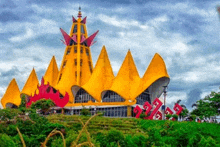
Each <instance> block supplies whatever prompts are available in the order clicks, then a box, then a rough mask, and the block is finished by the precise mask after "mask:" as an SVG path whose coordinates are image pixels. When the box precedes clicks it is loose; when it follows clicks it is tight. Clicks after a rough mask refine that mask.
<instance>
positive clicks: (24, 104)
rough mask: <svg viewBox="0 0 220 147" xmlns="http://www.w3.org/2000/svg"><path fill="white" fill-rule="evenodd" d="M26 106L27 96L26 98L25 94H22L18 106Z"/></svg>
mask: <svg viewBox="0 0 220 147" xmlns="http://www.w3.org/2000/svg"><path fill="white" fill-rule="evenodd" d="M25 107H26V98H25V95H24V94H22V96H21V103H20V105H19V106H18V108H25Z"/></svg>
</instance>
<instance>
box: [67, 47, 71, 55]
mask: <svg viewBox="0 0 220 147" xmlns="http://www.w3.org/2000/svg"><path fill="white" fill-rule="evenodd" d="M70 50H71V47H69V48H68V49H67V52H66V55H69V54H70Z"/></svg>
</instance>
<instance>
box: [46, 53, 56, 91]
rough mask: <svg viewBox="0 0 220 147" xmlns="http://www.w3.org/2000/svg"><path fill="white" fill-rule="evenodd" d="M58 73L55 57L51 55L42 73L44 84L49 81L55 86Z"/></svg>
mask: <svg viewBox="0 0 220 147" xmlns="http://www.w3.org/2000/svg"><path fill="white" fill-rule="evenodd" d="M58 74H59V71H58V67H57V62H56V59H55V57H54V56H53V57H52V59H51V61H50V64H49V66H48V68H47V71H46V73H45V75H44V84H47V83H48V82H49V83H50V85H51V86H52V87H55V85H56V81H57V77H58Z"/></svg>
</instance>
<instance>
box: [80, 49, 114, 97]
mask: <svg viewBox="0 0 220 147" xmlns="http://www.w3.org/2000/svg"><path fill="white" fill-rule="evenodd" d="M113 79H114V74H113V71H112V67H111V64H110V61H109V58H108V54H107V52H106V48H105V46H103V47H102V51H101V53H100V55H99V58H98V60H97V62H96V66H95V68H94V70H93V73H92V76H91V78H90V79H89V81H88V82H87V83H86V84H85V85H83V86H82V88H83V89H85V90H86V91H87V92H88V93H89V94H90V95H91V96H92V97H93V98H95V99H96V100H97V101H101V92H102V91H103V90H105V89H109V88H110V87H111V85H112V82H113Z"/></svg>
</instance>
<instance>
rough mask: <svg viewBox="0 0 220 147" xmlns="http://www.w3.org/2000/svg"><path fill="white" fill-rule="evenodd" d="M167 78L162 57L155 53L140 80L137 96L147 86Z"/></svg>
mask: <svg viewBox="0 0 220 147" xmlns="http://www.w3.org/2000/svg"><path fill="white" fill-rule="evenodd" d="M163 77H164V78H167V79H168V80H169V78H170V77H169V75H168V73H167V69H166V65H165V63H164V61H163V59H162V57H161V56H160V55H159V54H158V53H156V54H155V55H154V57H153V59H152V60H151V62H150V65H149V66H148V68H147V70H146V72H145V74H144V76H143V77H142V79H141V83H140V87H139V92H138V93H137V94H138V95H139V94H141V93H142V92H144V91H145V90H146V89H147V88H148V87H149V86H151V85H152V84H153V83H154V82H156V81H157V80H158V79H160V78H163Z"/></svg>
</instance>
